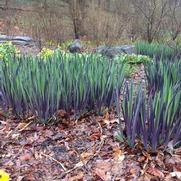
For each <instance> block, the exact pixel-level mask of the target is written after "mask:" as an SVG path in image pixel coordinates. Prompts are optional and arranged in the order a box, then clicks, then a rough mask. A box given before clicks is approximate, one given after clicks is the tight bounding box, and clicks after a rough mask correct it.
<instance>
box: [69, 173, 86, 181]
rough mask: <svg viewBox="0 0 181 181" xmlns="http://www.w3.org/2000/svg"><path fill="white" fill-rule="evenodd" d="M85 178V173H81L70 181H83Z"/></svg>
mask: <svg viewBox="0 0 181 181" xmlns="http://www.w3.org/2000/svg"><path fill="white" fill-rule="evenodd" d="M83 177H84V173H83V172H79V173H78V174H77V175H75V176H73V177H71V178H69V181H77V180H82V179H83Z"/></svg>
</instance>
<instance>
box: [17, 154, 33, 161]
mask: <svg viewBox="0 0 181 181" xmlns="http://www.w3.org/2000/svg"><path fill="white" fill-rule="evenodd" d="M31 158H32V154H30V153H25V154H24V155H21V156H20V160H21V161H28V160H30V159H31Z"/></svg>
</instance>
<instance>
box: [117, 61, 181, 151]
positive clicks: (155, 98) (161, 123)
mask: <svg viewBox="0 0 181 181" xmlns="http://www.w3.org/2000/svg"><path fill="white" fill-rule="evenodd" d="M145 68H146V75H147V79H148V94H147V95H146V93H145V90H144V89H143V87H142V86H141V85H140V87H139V89H138V91H137V92H136V93H135V89H134V86H133V84H131V85H130V86H128V85H126V88H125V90H124V98H123V102H122V104H121V107H122V113H123V117H124V121H125V130H126V139H127V141H128V143H129V145H130V146H132V147H133V146H134V145H135V141H136V139H141V140H142V142H143V145H144V147H145V149H150V148H151V149H152V151H156V149H157V147H158V146H161V145H163V146H165V147H166V146H167V145H168V143H170V142H172V144H173V146H176V145H178V144H180V140H181V109H180V108H181V76H180V73H181V61H175V62H169V61H160V62H152V63H149V64H146V66H145ZM118 109H119V106H118Z"/></svg>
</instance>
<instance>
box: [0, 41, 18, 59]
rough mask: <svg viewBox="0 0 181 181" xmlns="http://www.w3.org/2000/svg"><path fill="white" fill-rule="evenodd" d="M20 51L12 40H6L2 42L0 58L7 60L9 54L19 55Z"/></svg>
mask: <svg viewBox="0 0 181 181" xmlns="http://www.w3.org/2000/svg"><path fill="white" fill-rule="evenodd" d="M19 53H20V51H19V50H18V49H17V48H16V46H15V45H13V44H12V42H10V41H9V42H4V43H1V44H0V60H5V61H7V60H8V58H9V56H12V55H18V54H19Z"/></svg>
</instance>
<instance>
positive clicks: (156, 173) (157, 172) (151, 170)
mask: <svg viewBox="0 0 181 181" xmlns="http://www.w3.org/2000/svg"><path fill="white" fill-rule="evenodd" d="M147 173H149V174H151V175H153V176H156V177H159V178H164V177H165V176H164V174H163V173H162V172H161V171H160V170H158V169H157V168H155V167H150V168H148V169H147Z"/></svg>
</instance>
